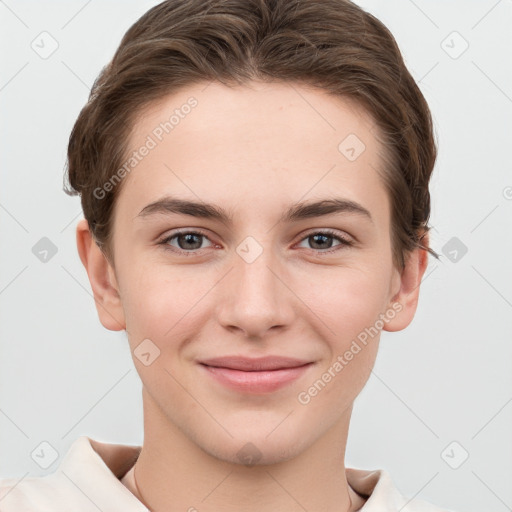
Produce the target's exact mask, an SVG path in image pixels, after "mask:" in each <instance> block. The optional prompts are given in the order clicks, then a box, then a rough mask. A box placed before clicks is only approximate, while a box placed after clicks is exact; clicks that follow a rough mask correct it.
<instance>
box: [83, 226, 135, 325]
mask: <svg viewBox="0 0 512 512" xmlns="http://www.w3.org/2000/svg"><path fill="white" fill-rule="evenodd" d="M76 245H77V248H78V254H79V255H80V259H81V260H82V263H83V265H84V267H85V270H86V271H87V275H88V276H89V282H90V283H91V288H92V292H93V295H94V301H95V304H96V310H97V311H98V316H99V318H100V322H101V323H102V325H103V326H104V327H105V328H106V329H109V330H110V331H121V330H123V329H126V322H125V318H124V310H123V305H122V302H121V297H120V295H119V287H118V284H117V280H116V277H115V272H114V269H113V268H112V266H111V265H110V263H109V262H108V260H107V258H106V257H105V255H104V254H103V252H102V251H101V249H100V248H99V247H98V245H97V244H96V242H95V241H94V239H93V237H92V233H91V231H90V230H89V223H88V222H87V220H86V219H82V220H81V221H80V222H79V223H78V225H77V228H76Z"/></svg>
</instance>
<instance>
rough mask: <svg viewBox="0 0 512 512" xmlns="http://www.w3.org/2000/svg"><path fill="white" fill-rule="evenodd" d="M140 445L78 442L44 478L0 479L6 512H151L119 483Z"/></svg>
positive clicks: (1, 508)
mask: <svg viewBox="0 0 512 512" xmlns="http://www.w3.org/2000/svg"><path fill="white" fill-rule="evenodd" d="M137 451H138V447H133V446H129V445H116V444H111V443H103V442H99V441H95V440H93V439H91V438H89V437H87V436H81V437H79V438H78V439H76V440H75V441H74V442H73V444H72V445H71V446H70V447H69V449H68V451H67V453H66V454H65V456H64V457H63V459H62V460H61V462H60V465H59V466H58V468H57V469H56V471H54V472H53V473H50V474H48V475H45V476H30V475H29V473H26V474H25V475H24V476H22V477H15V478H0V511H2V512H69V511H70V510H73V512H89V511H94V512H98V510H104V511H107V510H109V511H113V510H122V511H123V512H128V511H129V512H147V508H146V507H145V506H144V505H143V504H142V503H141V502H140V501H139V500H137V498H136V497H135V496H134V495H133V494H132V493H131V492H130V491H129V490H128V489H127V488H126V487H125V486H124V485H123V484H122V483H121V482H120V481H119V476H121V475H122V474H123V473H124V472H125V471H126V469H127V468H128V466H129V465H130V464H132V463H133V458H134V456H135V455H136V454H137Z"/></svg>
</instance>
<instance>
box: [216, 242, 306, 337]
mask: <svg viewBox="0 0 512 512" xmlns="http://www.w3.org/2000/svg"><path fill="white" fill-rule="evenodd" d="M251 250H254V247H253V248H252V249H251ZM260 250H261V249H260ZM251 260H252V258H246V257H245V254H244V252H243V250H242V251H240V252H239V253H238V252H237V253H235V254H234V255H233V267H232V269H231V271H230V272H229V273H228V275H226V277H225V278H224V279H223V280H222V282H221V283H222V292H221V294H220V297H218V298H219V301H220V302H219V304H218V308H217V314H218V320H219V323H220V324H221V325H222V326H223V327H224V328H226V329H228V330H230V331H232V332H235V331H239V332H241V333H243V334H244V336H245V337H247V338H252V339H261V338H263V337H264V336H265V335H266V333H267V332H268V331H270V330H271V329H273V330H284V329H286V328H287V327H289V326H290V325H291V324H292V322H293V320H294V315H295V314H296V313H295V311H294V302H295V300H296V299H295V296H294V294H293V292H292V291H291V289H290V288H291V283H290V276H289V275H288V273H287V272H286V268H285V267H284V265H283V264H282V262H280V261H279V258H278V257H277V255H276V254H273V252H272V250H271V249H270V248H267V247H265V248H264V249H263V251H262V252H261V254H259V255H258V256H257V257H256V259H254V260H253V261H251ZM221 283H219V284H221Z"/></svg>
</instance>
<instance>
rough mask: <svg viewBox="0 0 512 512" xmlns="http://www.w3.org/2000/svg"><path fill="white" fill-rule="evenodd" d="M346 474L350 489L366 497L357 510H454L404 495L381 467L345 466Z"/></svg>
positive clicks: (423, 511)
mask: <svg viewBox="0 0 512 512" xmlns="http://www.w3.org/2000/svg"><path fill="white" fill-rule="evenodd" d="M346 474H347V481H348V483H349V485H350V486H351V487H352V489H354V490H355V491H356V492H357V493H358V494H359V495H361V496H362V497H364V498H365V499H366V501H365V504H364V505H363V506H362V507H361V508H360V509H359V510H358V512H386V511H392V510H403V512H456V511H454V510H449V509H447V508H441V507H439V506H437V505H434V504H432V503H429V502H427V501H425V500H421V499H419V498H408V497H406V496H404V495H403V494H402V493H401V492H400V490H399V489H398V488H397V487H396V486H395V484H394V483H393V481H392V479H391V475H390V474H389V473H388V472H387V471H385V470H383V469H377V470H363V469H355V468H347V469H346Z"/></svg>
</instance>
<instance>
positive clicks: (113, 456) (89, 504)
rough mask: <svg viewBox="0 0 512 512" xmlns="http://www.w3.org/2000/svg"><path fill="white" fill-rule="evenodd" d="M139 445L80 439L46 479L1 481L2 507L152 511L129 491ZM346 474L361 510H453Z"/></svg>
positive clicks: (359, 473)
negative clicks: (360, 497) (358, 496)
mask: <svg viewBox="0 0 512 512" xmlns="http://www.w3.org/2000/svg"><path fill="white" fill-rule="evenodd" d="M140 449H141V447H140V446H132V445H121V444H109V443H103V442H99V441H96V440H93V439H91V438H89V437H87V436H81V437H78V438H77V439H76V440H75V441H74V443H73V444H72V445H71V446H70V448H69V450H68V452H67V453H66V454H65V456H64V458H63V459H62V460H61V462H60V464H59V466H58V468H57V469H56V471H55V472H54V473H51V474H48V475H46V476H43V477H25V478H4V479H0V510H1V511H2V512H43V511H44V512H98V511H103V512H116V511H119V512H149V510H148V508H147V507H145V506H144V505H143V503H142V502H141V501H139V500H138V499H137V498H136V497H135V495H134V494H132V492H131V491H130V490H129V489H130V488H131V489H134V488H135V486H134V480H133V471H130V469H131V468H132V467H133V465H134V464H135V461H136V460H137V457H138V455H139V453H140ZM346 475H347V481H348V483H349V485H350V487H352V489H354V491H355V492H357V493H358V494H360V495H362V496H363V497H365V498H366V502H365V504H364V505H363V507H362V508H360V509H359V511H360V512H391V511H393V512H395V511H399V510H400V512H453V511H449V510H447V509H441V508H438V507H436V506H434V505H431V504H429V503H427V502H425V501H422V500H418V499H413V500H408V499H407V498H405V497H404V496H402V495H401V494H400V492H399V491H398V490H397V488H396V487H395V486H394V485H393V483H392V481H391V478H390V476H389V474H388V473H387V472H386V471H384V470H382V469H380V470H373V471H366V470H362V469H354V468H346ZM406 503H407V506H404V505H405V504H406ZM402 507H403V508H402Z"/></svg>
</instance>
